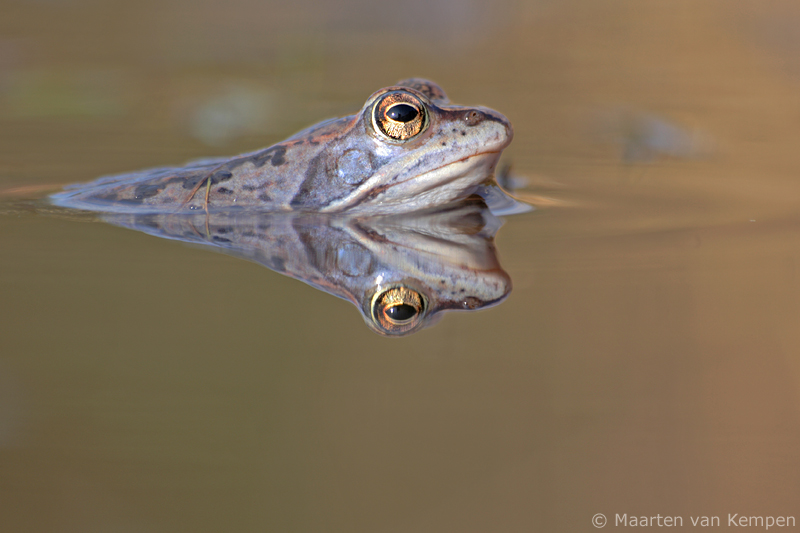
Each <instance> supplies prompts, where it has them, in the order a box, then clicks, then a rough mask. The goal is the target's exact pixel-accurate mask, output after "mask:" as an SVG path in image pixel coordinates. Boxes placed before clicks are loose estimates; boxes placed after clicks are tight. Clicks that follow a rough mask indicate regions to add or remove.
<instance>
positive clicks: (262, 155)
mask: <svg viewBox="0 0 800 533" xmlns="http://www.w3.org/2000/svg"><path fill="white" fill-rule="evenodd" d="M512 136H513V131H512V128H511V124H510V123H509V121H508V119H506V118H505V117H504V116H503V115H501V114H500V113H498V112H496V111H493V110H491V109H487V108H484V107H461V106H454V105H450V104H449V102H448V99H447V96H446V95H445V93H444V91H443V90H442V89H441V88H440V87H439V86H438V85H436V84H435V83H433V82H430V81H427V80H421V79H409V80H404V81H401V82H399V83H398V84H396V85H394V86H391V87H387V88H384V89H381V90H379V91H377V92H376V93H374V94H373V95H372V96H370V97H369V99H367V101H366V103H365V104H364V106H363V107H362V109H361V110H360V111H359V112H358V113H356V114H355V115H352V116H349V117H343V118H338V119H332V120H328V121H325V122H322V123H320V124H317V125H315V126H312V127H311V128H308V129H306V130H304V131H302V132H300V133H298V134H296V135H294V136H292V137H290V138H289V139H286V140H285V141H283V142H280V143H278V144H276V145H273V146H271V147H269V148H266V149H263V150H259V151H256V152H251V153H247V154H242V155H239V156H236V157H233V158H229V159H216V160H205V161H199V162H196V163H193V164H189V165H187V166H184V167H167V168H158V169H150V170H144V171H141V172H135V173H130V174H123V175H119V176H111V177H106V178H101V179H99V180H96V181H94V182H91V183H87V184H78V185H74V186H72V187H70V188H68V189H67V190H65V191H64V192H62V193H59V194H56V195H54V196H53V197H51V198H52V200H53V201H54V203H56V204H57V205H61V206H64V207H72V208H79V209H86V210H90V211H103V212H133V213H148V212H149V213H167V212H168V213H173V212H181V211H191V210H198V209H200V210H205V211H212V210H214V211H219V210H229V209H240V208H245V209H250V210H259V211H270V212H274V211H308V212H320V213H337V212H348V213H357V214H389V213H395V212H406V211H413V210H418V209H425V208H428V207H431V206H435V205H440V204H445V203H448V202H450V201H453V200H457V199H461V198H465V197H467V196H469V195H470V194H472V193H473V192H475V190H476V188H477V187H479V186H480V185H481V183H483V182H486V181H487V180H489V179H490V178H491V177H492V175H493V172H494V168H495V165H496V163H497V160H498V159H499V157H500V153H501V152H502V150H503V149H504V148H505V147H506V146H508V144H509V143H510V142H511V138H512Z"/></svg>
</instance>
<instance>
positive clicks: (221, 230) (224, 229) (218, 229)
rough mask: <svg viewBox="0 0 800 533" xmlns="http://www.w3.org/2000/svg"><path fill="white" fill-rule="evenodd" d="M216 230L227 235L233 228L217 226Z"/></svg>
mask: <svg viewBox="0 0 800 533" xmlns="http://www.w3.org/2000/svg"><path fill="white" fill-rule="evenodd" d="M216 232H217V233H219V234H221V235H225V234H226V233H230V232H231V228H217V229H216Z"/></svg>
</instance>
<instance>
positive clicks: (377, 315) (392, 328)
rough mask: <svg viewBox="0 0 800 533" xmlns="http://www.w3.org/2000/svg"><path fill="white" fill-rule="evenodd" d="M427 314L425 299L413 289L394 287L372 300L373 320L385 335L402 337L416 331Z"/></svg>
mask: <svg viewBox="0 0 800 533" xmlns="http://www.w3.org/2000/svg"><path fill="white" fill-rule="evenodd" d="M424 314H425V299H424V298H423V296H422V295H421V294H420V293H418V292H417V291H415V290H413V289H409V288H407V287H393V288H391V289H387V290H385V291H383V292H380V293H378V294H376V295H375V297H374V298H373V299H372V319H373V322H375V325H376V326H379V327H380V328H381V329H382V330H383V332H384V333H388V334H390V335H401V334H403V333H407V332H409V331H410V330H412V329H414V328H415V327H416V326H417V325H418V324H419V323H420V322H421V320H422V317H423V315H424Z"/></svg>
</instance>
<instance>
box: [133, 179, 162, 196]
mask: <svg viewBox="0 0 800 533" xmlns="http://www.w3.org/2000/svg"><path fill="white" fill-rule="evenodd" d="M164 187H165V185H164V184H163V183H142V184H140V185H138V186H137V187H136V189H135V190H134V191H133V196H134V198H136V199H137V200H144V199H145V198H151V197H153V196H155V195H157V194H158V193H160V192H161V191H163V190H164Z"/></svg>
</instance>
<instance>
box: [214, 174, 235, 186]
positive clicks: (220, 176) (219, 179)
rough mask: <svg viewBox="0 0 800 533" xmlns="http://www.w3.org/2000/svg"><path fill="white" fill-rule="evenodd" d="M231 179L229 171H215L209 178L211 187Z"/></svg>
mask: <svg viewBox="0 0 800 533" xmlns="http://www.w3.org/2000/svg"><path fill="white" fill-rule="evenodd" d="M232 177H233V172H231V171H229V170H217V171H216V172H214V174H213V175H212V176H211V185H216V184H217V183H220V182H223V181H228V180H229V179H231V178H232Z"/></svg>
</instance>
